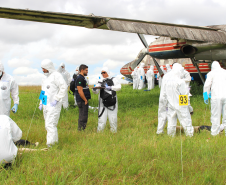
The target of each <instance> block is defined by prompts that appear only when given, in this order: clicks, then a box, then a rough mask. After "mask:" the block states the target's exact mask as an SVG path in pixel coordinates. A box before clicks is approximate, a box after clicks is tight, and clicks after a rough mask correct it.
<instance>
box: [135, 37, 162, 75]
mask: <svg viewBox="0 0 226 185" xmlns="http://www.w3.org/2000/svg"><path fill="white" fill-rule="evenodd" d="M138 36H139V38H140V40H141V42H142V43H143V45H144V47H145V48H144V49H142V50H141V51H140V53H139V54H138V56H137V58H136V59H135V61H134V62H133V64H132V66H131V67H132V68H133V69H134V68H135V67H137V66H138V65H139V64H140V62H141V61H142V60H143V59H144V57H145V56H146V55H148V54H149V52H148V44H147V41H146V39H145V38H144V35H143V34H139V33H138ZM150 56H151V55H150ZM151 57H152V56H151ZM152 59H153V61H154V63H155V66H156V68H157V70H158V72H159V74H160V76H161V77H163V76H164V73H163V72H162V69H161V68H160V66H159V64H158V62H157V61H156V60H155V58H154V57H152Z"/></svg>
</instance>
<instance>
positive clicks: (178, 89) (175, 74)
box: [163, 64, 194, 136]
mask: <svg viewBox="0 0 226 185" xmlns="http://www.w3.org/2000/svg"><path fill="white" fill-rule="evenodd" d="M180 71H181V66H180V65H175V64H174V65H173V69H172V71H171V72H170V73H169V74H170V75H169V76H168V78H166V79H165V82H164V87H163V88H164V90H163V97H164V99H165V100H166V101H167V103H168V113H167V118H168V127H167V133H168V135H171V136H175V134H176V126H177V118H178V119H179V121H180V124H181V125H182V127H183V128H184V130H185V134H186V136H193V133H194V128H193V126H192V120H191V115H190V112H189V109H188V106H179V95H188V94H189V91H188V89H187V86H186V84H185V82H184V80H182V79H181V78H180V77H181V74H180V73H181V72H180ZM171 73H172V74H171Z"/></svg>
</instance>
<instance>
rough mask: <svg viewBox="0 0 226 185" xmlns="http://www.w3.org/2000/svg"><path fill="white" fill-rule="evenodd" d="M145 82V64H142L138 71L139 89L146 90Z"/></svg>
mask: <svg viewBox="0 0 226 185" xmlns="http://www.w3.org/2000/svg"><path fill="white" fill-rule="evenodd" d="M144 81H145V72H144V63H141V64H140V67H139V69H138V89H143V88H144Z"/></svg>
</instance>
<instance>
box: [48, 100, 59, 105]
mask: <svg viewBox="0 0 226 185" xmlns="http://www.w3.org/2000/svg"><path fill="white" fill-rule="evenodd" d="M57 103H58V101H56V100H54V101H53V102H52V103H50V105H51V107H56V104H57Z"/></svg>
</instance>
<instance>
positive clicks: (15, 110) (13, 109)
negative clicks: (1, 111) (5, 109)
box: [11, 104, 18, 114]
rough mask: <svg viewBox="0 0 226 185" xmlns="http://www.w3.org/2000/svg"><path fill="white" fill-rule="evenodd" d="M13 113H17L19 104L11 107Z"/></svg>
mask: <svg viewBox="0 0 226 185" xmlns="http://www.w3.org/2000/svg"><path fill="white" fill-rule="evenodd" d="M11 110H12V111H13V113H14V114H15V113H16V112H17V110H18V104H14V106H13V108H12V109H11Z"/></svg>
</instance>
